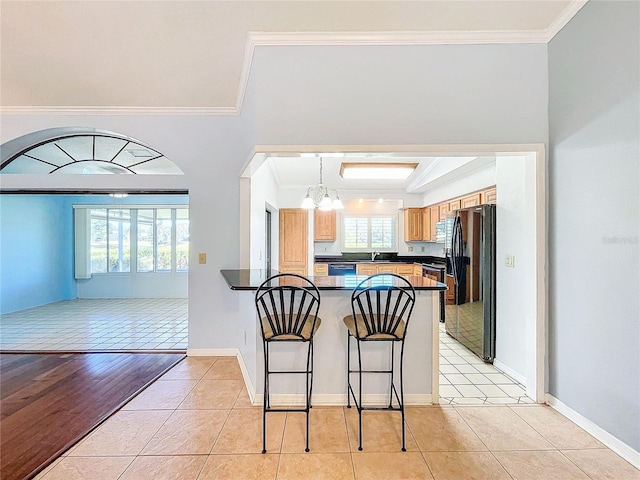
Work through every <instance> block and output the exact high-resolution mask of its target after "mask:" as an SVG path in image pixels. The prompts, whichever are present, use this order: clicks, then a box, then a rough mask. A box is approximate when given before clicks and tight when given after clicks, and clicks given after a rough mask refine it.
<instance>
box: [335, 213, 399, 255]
mask: <svg viewBox="0 0 640 480" xmlns="http://www.w3.org/2000/svg"><path fill="white" fill-rule="evenodd" d="M341 217H342V218H341V222H340V223H341V239H340V247H341V250H342V251H343V252H345V253H362V252H372V251H376V252H392V253H393V252H398V220H399V218H398V214H397V213H375V214H373V213H372V214H361V213H358V214H350V213H346V214H342V215H341ZM350 218H366V219H367V246H366V247H362V248H347V247H346V245H345V243H346V234H345V232H346V225H345V222H346V221H347V220H348V219H350ZM373 218H391V219H392V221H393V233H392V237H393V245H392V246H391V247H386V248H380V247H372V246H371V231H372V225H371V219H373Z"/></svg>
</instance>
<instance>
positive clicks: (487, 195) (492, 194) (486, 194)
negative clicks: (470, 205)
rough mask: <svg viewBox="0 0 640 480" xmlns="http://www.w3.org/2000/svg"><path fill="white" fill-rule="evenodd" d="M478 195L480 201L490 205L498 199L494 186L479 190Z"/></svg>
mask: <svg viewBox="0 0 640 480" xmlns="http://www.w3.org/2000/svg"><path fill="white" fill-rule="evenodd" d="M480 197H481V201H482V203H490V204H492V205H495V203H496V201H497V199H498V192H497V191H496V187H493V188H488V189H487V190H484V191H483V192H481V195H480Z"/></svg>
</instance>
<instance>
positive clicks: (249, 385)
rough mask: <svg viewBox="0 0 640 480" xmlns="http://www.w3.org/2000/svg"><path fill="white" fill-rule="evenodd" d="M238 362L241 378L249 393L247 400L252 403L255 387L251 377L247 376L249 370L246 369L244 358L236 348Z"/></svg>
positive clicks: (254, 397)
mask: <svg viewBox="0 0 640 480" xmlns="http://www.w3.org/2000/svg"><path fill="white" fill-rule="evenodd" d="M237 358H238V363H239V364H240V371H241V372H242V378H243V379H244V385H245V387H247V392H248V393H249V400H251V403H252V404H253V403H254V402H255V399H256V387H255V386H254V385H253V382H251V377H249V371H248V370H247V365H246V364H245V363H244V358H243V357H242V353H241V352H240V350H238V357H237Z"/></svg>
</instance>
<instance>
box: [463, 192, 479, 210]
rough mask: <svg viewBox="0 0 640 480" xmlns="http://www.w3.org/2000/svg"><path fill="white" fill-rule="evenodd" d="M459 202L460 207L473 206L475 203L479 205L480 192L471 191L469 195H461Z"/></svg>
mask: <svg viewBox="0 0 640 480" xmlns="http://www.w3.org/2000/svg"><path fill="white" fill-rule="evenodd" d="M460 204H461V207H462V208H467V207H475V206H476V205H480V193H472V194H471V195H467V196H466V197H462V199H461V200H460Z"/></svg>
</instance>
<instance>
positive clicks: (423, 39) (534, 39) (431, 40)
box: [0, 0, 588, 115]
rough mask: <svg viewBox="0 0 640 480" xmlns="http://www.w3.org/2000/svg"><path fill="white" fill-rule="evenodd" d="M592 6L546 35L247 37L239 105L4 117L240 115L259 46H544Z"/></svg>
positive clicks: (66, 109)
mask: <svg viewBox="0 0 640 480" xmlns="http://www.w3.org/2000/svg"><path fill="white" fill-rule="evenodd" d="M587 1H588V0H574V1H572V2H571V3H570V4H569V5H568V6H567V8H565V10H564V11H563V12H562V13H561V14H560V16H559V17H558V18H557V19H556V21H554V22H553V24H551V25H550V26H549V27H548V28H547V29H545V30H496V31H490V30H487V31H439V32H258V31H253V32H249V33H248V35H247V43H246V45H245V49H244V58H243V61H242V70H241V72H240V79H239V83H238V91H237V93H236V99H235V102H234V103H235V104H234V105H232V106H221V107H213V106H212V107H142V106H139V107H136V106H0V114H5V115H15V114H18V115H19V114H24V115H33V114H41V115H239V114H240V112H241V111H242V105H243V102H244V98H245V95H246V91H247V85H248V84H249V75H250V73H251V65H252V64H253V55H254V52H255V48H256V47H259V46H363V45H371V46H383V45H492V44H546V43H548V42H549V41H550V40H551V39H552V38H553V37H554V36H555V35H556V34H557V33H558V32H559V31H560V30H562V28H563V27H564V26H565V25H566V24H567V23H568V22H569V21H570V20H571V19H572V18H573V16H574V15H575V14H576V13H577V12H578V11H579V10H580V9H581V8H582V7H583V6H584V5H585V4H586V3H587Z"/></svg>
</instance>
